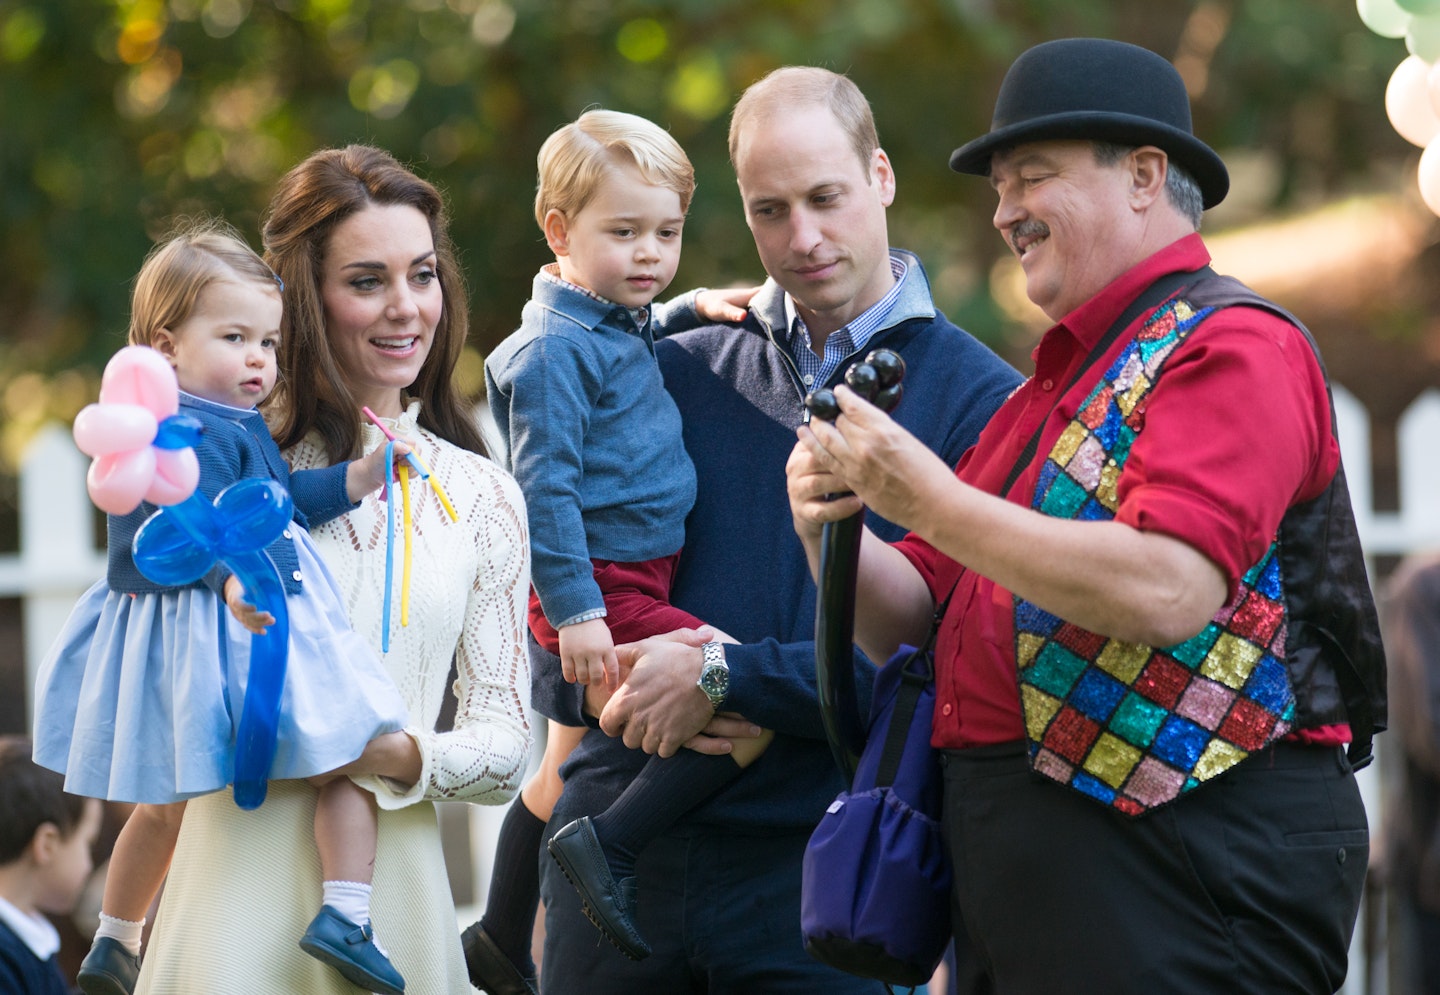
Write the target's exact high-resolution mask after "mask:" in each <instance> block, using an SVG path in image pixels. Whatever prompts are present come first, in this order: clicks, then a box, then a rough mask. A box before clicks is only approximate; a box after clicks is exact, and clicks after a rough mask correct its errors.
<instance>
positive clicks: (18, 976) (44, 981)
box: [0, 922, 71, 995]
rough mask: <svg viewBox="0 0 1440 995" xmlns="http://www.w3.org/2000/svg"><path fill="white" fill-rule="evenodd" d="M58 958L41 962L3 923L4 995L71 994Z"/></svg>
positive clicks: (0, 980)
mask: <svg viewBox="0 0 1440 995" xmlns="http://www.w3.org/2000/svg"><path fill="white" fill-rule="evenodd" d="M70 990H71V989H70V986H69V985H67V984H66V983H65V977H64V976H63V975H62V974H61V973H60V967H59V965H58V964H57V962H56V959H55V957H53V956H52V957H51V958H50V959H49V960H41V959H40V958H39V957H36V956H35V953H34V951H32V950H31V949H30V948H29V947H27V946H26V945H25V941H24V940H22V939H20V937H18V936H16V935H15V931H14V930H12V929H11V928H10V927H9V926H7V925H6V924H5V923H3V922H0V992H3V993H4V995H70Z"/></svg>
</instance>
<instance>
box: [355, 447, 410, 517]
mask: <svg viewBox="0 0 1440 995" xmlns="http://www.w3.org/2000/svg"><path fill="white" fill-rule="evenodd" d="M386 448H387V447H386V446H376V447H375V448H374V449H372V450H371V451H370V452H369V453H367V454H366V455H364V456H361V457H360V458H359V459H357V460H351V461H350V465H349V466H348V467H347V468H346V469H345V494H346V496H347V497H349V498H350V503H351V504H354V503H355V502H356V501H359V500H360V499H361V498H363V497H364V496H365V495H366V494H369V493H370V492H372V491H376V490H379V489H380V488H381V487H382V486H383V485H384V483H385V470H386V469H387V468H386V466H385V450H386ZM411 449H412V447H411V446H410V444H409V443H407V442H404V441H402V440H400V439H396V440H395V466H396V468H397V469H398V468H399V466H400V464H401V463H402V462H403V461H404V459H405V457H406V456H407V455H408V454H409V453H410V451H411Z"/></svg>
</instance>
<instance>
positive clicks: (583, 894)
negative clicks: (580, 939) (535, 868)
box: [548, 815, 650, 960]
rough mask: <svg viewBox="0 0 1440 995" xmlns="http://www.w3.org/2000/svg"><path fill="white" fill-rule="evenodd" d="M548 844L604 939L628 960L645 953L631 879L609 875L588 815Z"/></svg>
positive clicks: (643, 957)
mask: <svg viewBox="0 0 1440 995" xmlns="http://www.w3.org/2000/svg"><path fill="white" fill-rule="evenodd" d="M548 848H549V850H550V856H552V857H554V858H555V862H556V863H557V864H559V865H560V869H561V870H562V871H564V872H565V877H566V878H567V879H568V880H569V881H570V883H571V884H573V885H574V886H575V890H576V891H578V892H579V893H580V899H581V901H582V902H583V903H584V909H585V915H586V917H587V918H588V919H589V920H590V921H591V922H593V923H594V924H595V925H596V927H597V928H599V930H600V932H602V933H604V934H605V937H606V939H608V940H609V941H610V942H611V943H613V944H615V946H617V947H619V948H620V952H621V953H623V954H624V955H625V956H626V957H629V958H630V959H631V960H644V959H645V958H646V957H649V956H650V944H648V943H646V942H645V938H644V937H642V936H641V935H640V934H639V932H637V931H636V929H635V879H634V878H633V877H628V878H622V879H620V880H619V881H616V880H615V878H614V877H613V876H612V875H611V873H610V865H609V864H607V863H606V862H605V851H604V850H602V849H601V848H600V837H598V836H597V835H595V826H594V823H592V822H591V821H590V817H589V816H588V815H586V816H581V817H580V818H579V819H576V820H575V821H574V822H572V823H570V824H569V825H567V826H565V827H564V828H563V829H561V830H560V831H559V832H558V833H556V834H555V835H554V836H553V837H551V839H550V843H549V844H548Z"/></svg>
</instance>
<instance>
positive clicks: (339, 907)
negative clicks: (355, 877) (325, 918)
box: [320, 881, 370, 926]
mask: <svg viewBox="0 0 1440 995" xmlns="http://www.w3.org/2000/svg"><path fill="white" fill-rule="evenodd" d="M320 901H321V902H322V903H324V904H325V905H328V906H330V907H331V908H332V909H334V910H335V911H336V912H339V913H340V914H341V915H342V916H344V917H345V918H346V919H349V920H350V921H351V922H353V923H355V925H357V926H363V925H365V924H366V923H367V922H369V921H370V886H369V885H368V884H365V883H364V882H363V881H323V882H321V884H320Z"/></svg>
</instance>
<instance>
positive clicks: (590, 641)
mask: <svg viewBox="0 0 1440 995" xmlns="http://www.w3.org/2000/svg"><path fill="white" fill-rule="evenodd" d="M560 671H561V673H563V674H564V675H565V679H566V680H567V681H569V682H570V683H571V684H606V685H608V686H610V687H612V688H613V687H615V686H616V685H618V684H619V683H620V660H619V658H618V657H617V656H616V655H615V642H614V640H612V639H611V638H610V627H609V626H608V625H606V624H605V620H604V619H603V618H592V619H591V620H590V621H588V622H577V623H575V624H574V625H567V626H564V627H563V628H561V629H560Z"/></svg>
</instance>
